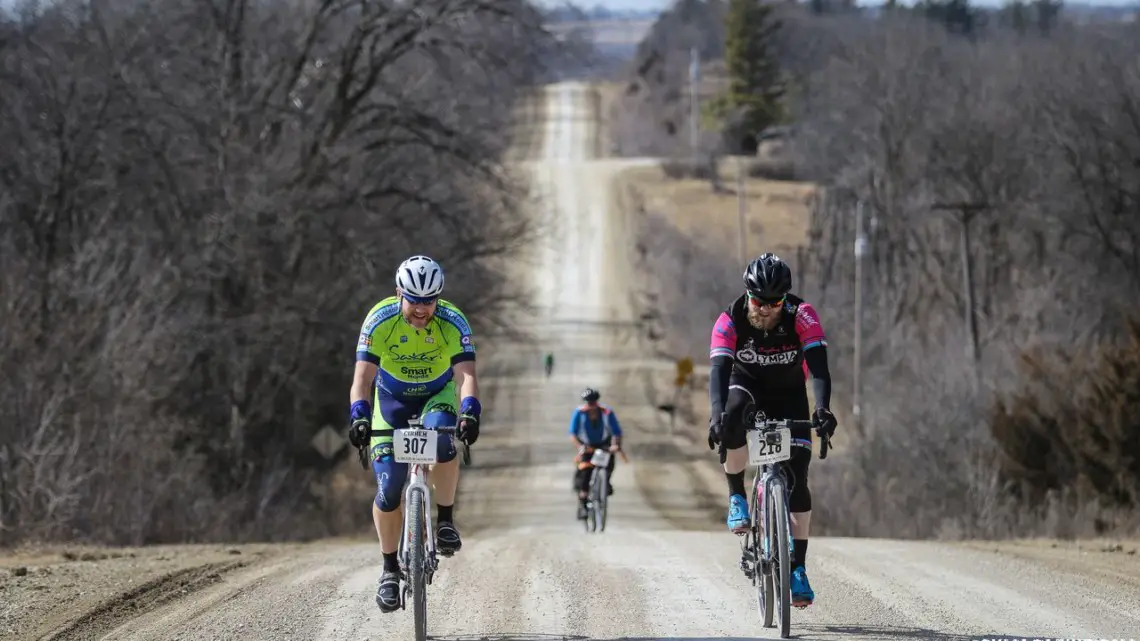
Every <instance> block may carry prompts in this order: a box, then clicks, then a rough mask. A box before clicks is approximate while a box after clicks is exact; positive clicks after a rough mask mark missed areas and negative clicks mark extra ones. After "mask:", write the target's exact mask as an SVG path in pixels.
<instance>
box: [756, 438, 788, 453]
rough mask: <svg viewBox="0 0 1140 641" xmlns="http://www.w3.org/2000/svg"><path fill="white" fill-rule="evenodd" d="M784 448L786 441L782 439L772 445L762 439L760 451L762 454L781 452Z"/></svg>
mask: <svg viewBox="0 0 1140 641" xmlns="http://www.w3.org/2000/svg"><path fill="white" fill-rule="evenodd" d="M783 449H784V443H783V442H782V441H778V442H776V443H773V444H771V445H769V444H768V442H767V441H764V440H761V441H760V453H761V454H779V453H780V452H781V451H783Z"/></svg>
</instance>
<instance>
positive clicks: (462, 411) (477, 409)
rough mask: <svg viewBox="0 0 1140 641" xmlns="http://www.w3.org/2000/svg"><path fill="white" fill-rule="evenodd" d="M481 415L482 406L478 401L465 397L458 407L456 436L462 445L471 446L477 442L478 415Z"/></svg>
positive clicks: (472, 397) (471, 397)
mask: <svg viewBox="0 0 1140 641" xmlns="http://www.w3.org/2000/svg"><path fill="white" fill-rule="evenodd" d="M482 413H483V406H482V405H480V404H479V399H477V398H475V397H474V396H467V397H465V398H464V399H463V402H462V403H460V405H459V430H458V432H459V433H458V434H456V436H458V437H459V440H461V441H463V442H464V443H466V444H468V445H471V444H473V443H474V442H475V441H477V440H479V415H480V414H482Z"/></svg>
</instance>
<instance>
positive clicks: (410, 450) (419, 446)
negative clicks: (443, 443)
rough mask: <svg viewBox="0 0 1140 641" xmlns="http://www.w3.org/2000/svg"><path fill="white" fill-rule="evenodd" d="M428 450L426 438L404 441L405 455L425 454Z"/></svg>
mask: <svg viewBox="0 0 1140 641" xmlns="http://www.w3.org/2000/svg"><path fill="white" fill-rule="evenodd" d="M426 449H427V439H426V438H409V439H404V454H423V453H424V450H426Z"/></svg>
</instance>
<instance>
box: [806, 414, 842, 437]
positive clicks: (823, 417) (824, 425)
mask: <svg viewBox="0 0 1140 641" xmlns="http://www.w3.org/2000/svg"><path fill="white" fill-rule="evenodd" d="M811 420H812V422H814V423H815V424H816V426H817V427H819V431H821V432H823V433H824V434H827V435H828V436H831V435H832V434H834V433H835V428H836V427H838V426H839V422H838V421H836V420H835V414H832V413H831V410H829V409H827V408H826V407H818V408H816V410H815V414H812V417H811Z"/></svg>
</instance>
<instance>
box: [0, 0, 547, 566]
mask: <svg viewBox="0 0 1140 641" xmlns="http://www.w3.org/2000/svg"><path fill="white" fill-rule="evenodd" d="M552 50H553V45H552V44H551V39H550V38H549V37H548V35H547V34H546V33H545V32H544V31H543V29H542V27H541V25H540V20H539V15H538V13H537V12H536V11H534V9H533V8H532V7H531V6H530V5H529V4H527V3H526V2H524V1H522V0H519V1H514V0H430V1H429V0H424V1H422V2H416V3H407V4H397V5H393V4H392V3H384V2H356V1H349V0H322V1H321V2H316V3H296V2H289V1H288V0H281V1H279V2H269V3H254V2H249V1H248V0H212V1H210V2H200V1H197V0H158V1H157V2H149V3H120V2H114V3H89V2H84V1H82V0H70V1H66V2H59V3H50V4H48V5H43V6H41V7H40V8H36V7H35V5H34V4H29V5H26V6H24V7H22V8H20V9H7V10H0V140H3V141H4V143H3V147H4V153H3V154H0V301H3V306H4V318H3V320H2V321H0V323H2V326H0V379H2V380H3V381H4V387H3V390H2V391H0V544H5V543H9V544H10V543H13V542H17V541H20V540H22V539H39V540H60V539H63V540H78V541H88V542H114V543H130V544H139V543H151V542H160V541H165V542H178V541H190V540H218V539H238V540H241V539H252V538H262V539H278V540H279V539H287V538H289V539H291V538H304V537H308V536H316V535H325V534H328V533H330V532H335V531H337V529H338V527H340V526H341V525H343V523H344V521H345V517H344V516H343V514H344V513H345V512H344V511H343V510H342V511H341V512H342V514H341V515H340V516H338V515H337V514H336V513H335V511H331V508H333V507H334V506H333V505H331V504H330V503H326V504H324V505H323V506H322V505H321V503H320V501H319V499H318V497H319V494H318V493H317V492H318V491H324V490H325V489H326V488H328V487H334V488H335V487H336V485H335V484H333V485H329V483H331V482H332V481H331V480H329V481H327V482H326V480H325V479H324V475H327V474H328V470H329V467H330V464H329V463H327V462H325V461H324V460H323V459H321V458H320V457H319V456H318V455H317V453H316V452H315V451H314V450H313V449H312V448H311V447H310V446H309V440H310V438H311V437H312V436H313V434H314V433H315V432H316V430H318V429H319V428H320V427H321V426H323V425H326V424H331V425H333V426H335V427H337V428H338V429H339V428H340V427H341V426H342V424H343V423H344V420H345V411H346V410H345V406H346V403H347V401H346V399H347V389H348V383H349V379H350V375H351V367H352V350H353V342H354V340H355V336H356V334H357V332H358V331H359V325H360V323H361V321H362V319H363V317H364V315H365V313H366V312H367V310H368V308H369V307H370V306H371V305H372V304H374V303H375V302H376V301H377V300H379V299H380V298H381V297H383V296H385V295H387V293H388V292H389V291H390V288H391V285H390V283H391V276H390V275H391V273H392V271H393V269H394V268H395V265H396V264H398V261H399V260H401V259H402V258H403V257H405V256H407V255H409V254H411V253H413V252H417V253H418V252H424V253H428V254H433V255H436V256H439V257H441V258H442V259H443V260H444V265H445V267H446V268H447V269H448V284H449V291H450V292H451V294H450V295H449V297H451V298H452V300H454V301H455V302H457V303H458V304H459V305H460V306H461V307H462V308H463V309H464V310H465V311H466V312H467V313H468V315H469V316H471V317H472V320H473V321H474V323H475V325H476V328H477V331H479V330H480V329H488V322H489V319H491V318H492V316H493V315H492V312H494V310H496V309H498V308H499V307H500V306H501V305H503V304H506V303H508V302H510V301H511V300H513V299H515V297H516V296H517V295H518V291H517V290H515V289H512V287H513V285H512V284H511V282H510V281H508V280H506V279H502V278H499V277H497V276H496V270H495V265H496V263H495V262H494V260H495V259H496V258H497V257H502V256H503V255H505V254H508V253H510V252H512V251H514V249H515V248H516V247H518V246H519V245H520V243H523V242H526V241H527V240H528V238H529V237H530V235H531V233H532V230H531V229H530V228H529V227H528V225H527V224H526V223H525V222H524V220H525V219H524V218H523V217H521V216H518V215H516V213H517V208H518V206H519V203H518V198H517V196H518V195H519V194H520V193H521V192H520V191H519V190H518V189H517V187H516V185H515V184H513V183H511V182H509V181H508V180H507V179H506V178H504V177H503V176H504V175H505V174H504V173H503V172H502V171H501V167H500V161H499V159H500V158H501V157H502V155H503V152H504V150H505V149H506V148H507V146H508V145H509V144H510V143H511V140H510V136H509V135H504V134H505V132H507V130H508V124H509V123H508V121H509V119H510V117H511V107H512V105H513V104H514V102H515V98H516V96H517V95H519V90H520V89H521V88H524V87H525V86H527V85H529V84H532V83H534V82H535V81H536V80H539V79H540V74H541V73H542V67H541V66H540V62H541V61H543V60H545V59H548V58H549V55H550V53H551V51H552ZM469 292H478V293H479V294H478V296H473V295H470V294H469ZM342 454H343V452H342ZM342 480H343V479H342ZM353 523H354V524H355V526H354V527H365V525H364V524H363V523H361V522H360V521H359V519H358V518H355V519H353Z"/></svg>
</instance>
